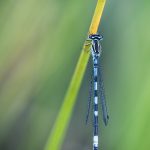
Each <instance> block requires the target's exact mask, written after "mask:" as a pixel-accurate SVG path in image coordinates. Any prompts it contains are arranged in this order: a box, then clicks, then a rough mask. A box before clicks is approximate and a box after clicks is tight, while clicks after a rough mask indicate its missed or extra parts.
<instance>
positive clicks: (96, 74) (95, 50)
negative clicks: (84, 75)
mask: <svg viewBox="0 0 150 150" xmlns="http://www.w3.org/2000/svg"><path fill="white" fill-rule="evenodd" d="M102 39H103V37H102V36H101V35H98V34H91V35H89V37H88V40H90V41H91V56H92V60H93V79H92V82H93V83H94V84H93V86H94V88H93V89H94V90H93V91H94V92H93V93H94V98H93V150H98V126H99V125H98V100H99V98H100V101H101V108H102V113H103V121H104V124H105V125H107V123H108V119H109V116H108V113H107V106H106V100H105V92H104V84H103V79H102V73H101V67H100V66H99V61H100V58H101V52H102V48H101V44H100V41H101V40H102ZM91 98H92V96H90V99H89V104H88V112H87V118H86V122H87V120H88V116H89V111H90V105H91V104H90V103H91Z"/></svg>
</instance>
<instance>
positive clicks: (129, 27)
mask: <svg viewBox="0 0 150 150" xmlns="http://www.w3.org/2000/svg"><path fill="white" fill-rule="evenodd" d="M95 4H96V1H93V0H83V1H80V0H76V1H73V0H72V1H69V0H65V1H60V0H58V1H54V0H49V1H48V0H43V1H40V0H19V1H18V0H7V1H4V0H3V1H0V149H1V150H42V149H43V148H44V146H45V143H46V141H47V138H48V136H49V133H50V131H51V128H52V126H53V123H54V121H55V119H56V117H57V114H58V112H59V108H60V106H61V104H62V100H63V98H64V95H65V92H66V90H67V87H68V84H69V81H70V79H71V76H72V74H73V70H74V68H75V65H76V63H77V60H78V57H79V54H80V50H81V48H82V44H83V41H84V40H85V38H86V34H87V31H88V28H89V25H90V21H91V18H92V14H93V10H94V8H95ZM149 14H150V2H149V1H136V0H133V1H129V0H126V1H123V0H121V1H119V0H114V1H110V0H107V2H106V7H105V11H104V15H103V17H102V22H101V23H102V24H101V26H100V29H99V32H100V33H102V34H103V36H104V41H103V43H102V46H103V57H102V63H103V70H104V73H103V74H104V75H103V76H104V81H105V90H106V95H107V103H108V106H109V114H110V121H109V125H108V127H107V128H104V127H103V124H102V123H101V141H100V144H101V146H102V147H103V149H107V150H112V149H115V150H141V149H142V150H149V147H150V143H149V139H150V134H149V133H150V127H149V126H150V121H149V115H150V101H149V99H150V92H149V90H150V71H149V66H150V59H149V57H150V42H149V37H150V30H149V26H150V19H149ZM90 66H91V65H90V64H89V67H88V68H89V69H88V70H87V72H86V75H85V78H84V81H83V84H82V87H81V90H80V94H79V96H78V99H77V104H76V106H75V109H74V114H73V116H72V120H71V124H70V126H69V129H68V131H67V136H66V138H65V141H64V144H63V147H62V149H63V150H77V149H79V150H80V149H82V150H84V149H85V150H86V149H89V148H91V145H92V142H91V137H92V123H89V125H88V126H86V125H85V114H86V107H87V99H88V87H89V82H90V81H89V79H90V77H89V76H90V71H91V68H90Z"/></svg>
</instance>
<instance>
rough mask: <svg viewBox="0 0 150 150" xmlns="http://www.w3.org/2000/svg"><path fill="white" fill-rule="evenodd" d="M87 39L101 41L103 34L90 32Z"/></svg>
mask: <svg viewBox="0 0 150 150" xmlns="http://www.w3.org/2000/svg"><path fill="white" fill-rule="evenodd" d="M89 39H91V40H98V41H101V40H103V36H102V35H99V34H90V35H89Z"/></svg>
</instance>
